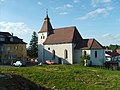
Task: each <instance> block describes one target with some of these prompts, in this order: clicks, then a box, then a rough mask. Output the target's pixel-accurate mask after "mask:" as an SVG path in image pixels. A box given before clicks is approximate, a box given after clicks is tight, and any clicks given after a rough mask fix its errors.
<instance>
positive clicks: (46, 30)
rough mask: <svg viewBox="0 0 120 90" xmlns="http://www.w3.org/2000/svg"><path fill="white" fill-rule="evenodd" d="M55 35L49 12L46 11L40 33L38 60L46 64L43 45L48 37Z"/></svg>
mask: <svg viewBox="0 0 120 90" xmlns="http://www.w3.org/2000/svg"><path fill="white" fill-rule="evenodd" d="M52 33H53V28H52V25H51V23H50V18H49V17H48V11H46V17H45V19H44V22H43V25H42V28H41V29H40V31H39V32H38V60H39V62H41V61H42V62H44V56H45V55H44V45H43V43H44V42H45V40H46V39H47V37H48V36H49V35H50V34H52Z"/></svg>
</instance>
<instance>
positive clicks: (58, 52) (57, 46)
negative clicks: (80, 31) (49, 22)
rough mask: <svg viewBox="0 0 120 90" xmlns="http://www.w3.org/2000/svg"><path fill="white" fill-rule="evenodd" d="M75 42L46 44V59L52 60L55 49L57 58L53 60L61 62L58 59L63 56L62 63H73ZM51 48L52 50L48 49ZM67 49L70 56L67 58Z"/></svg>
mask: <svg viewBox="0 0 120 90" xmlns="http://www.w3.org/2000/svg"><path fill="white" fill-rule="evenodd" d="M73 46H74V45H73V44H72V43H66V44H54V45H44V49H45V50H44V51H45V52H44V59H45V61H46V60H52V53H53V50H55V59H54V60H52V61H54V62H56V63H59V61H58V59H59V58H61V63H62V64H73ZM48 49H50V50H48ZM65 50H67V52H68V58H67V59H65V54H64V52H65Z"/></svg>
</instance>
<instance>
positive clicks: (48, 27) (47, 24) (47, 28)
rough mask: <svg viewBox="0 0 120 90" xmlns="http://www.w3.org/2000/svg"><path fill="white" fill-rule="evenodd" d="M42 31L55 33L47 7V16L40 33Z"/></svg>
mask: <svg viewBox="0 0 120 90" xmlns="http://www.w3.org/2000/svg"><path fill="white" fill-rule="evenodd" d="M41 32H47V33H48V35H50V34H52V33H53V28H52V25H51V23H50V18H49V17H48V9H46V17H45V19H44V23H43V25H42V28H41V30H40V31H39V33H41Z"/></svg>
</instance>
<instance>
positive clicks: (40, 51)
mask: <svg viewBox="0 0 120 90" xmlns="http://www.w3.org/2000/svg"><path fill="white" fill-rule="evenodd" d="M43 37H44V38H43ZM46 38H47V32H43V33H38V60H39V62H41V61H43V60H44V56H43V53H44V52H43V51H44V50H43V49H44V47H43V43H44V42H45V40H46Z"/></svg>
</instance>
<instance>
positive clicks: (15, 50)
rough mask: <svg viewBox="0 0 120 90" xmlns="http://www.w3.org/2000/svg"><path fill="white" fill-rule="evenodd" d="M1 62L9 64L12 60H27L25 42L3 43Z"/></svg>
mask: <svg viewBox="0 0 120 90" xmlns="http://www.w3.org/2000/svg"><path fill="white" fill-rule="evenodd" d="M0 51H1V56H0V57H1V63H3V64H7V63H8V64H10V62H11V61H12V60H17V59H20V60H27V51H26V44H3V45H2V46H1V50H0Z"/></svg>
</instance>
